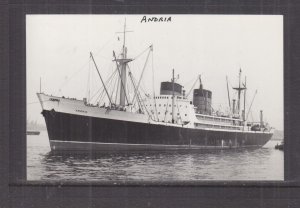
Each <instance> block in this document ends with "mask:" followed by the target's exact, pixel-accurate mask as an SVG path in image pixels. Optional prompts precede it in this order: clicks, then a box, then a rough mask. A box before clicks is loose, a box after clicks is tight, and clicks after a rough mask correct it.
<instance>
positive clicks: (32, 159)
mask: <svg viewBox="0 0 300 208" xmlns="http://www.w3.org/2000/svg"><path fill="white" fill-rule="evenodd" d="M41 135H42V136H41V137H39V138H37V137H31V138H28V143H27V146H28V149H27V175H28V180H64V181H65V180H71V181H74V180H75V181H109V180H111V181H149V180H150V181H176V180H283V152H282V151H280V150H275V149H274V146H275V145H276V142H275V143H274V142H273V143H270V144H269V145H266V146H265V147H264V148H259V149H229V150H228V149H227V150H201V151H193V152H190V151H179V152H173V151H172V152H154V151H153V152H107V153H95V152H77V153H74V152H51V151H50V148H49V143H48V140H47V136H44V137H43V134H41ZM271 142H272V141H271Z"/></svg>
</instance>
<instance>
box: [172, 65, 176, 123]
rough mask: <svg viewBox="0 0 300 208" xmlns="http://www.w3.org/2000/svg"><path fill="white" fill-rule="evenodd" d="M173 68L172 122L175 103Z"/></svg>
mask: <svg viewBox="0 0 300 208" xmlns="http://www.w3.org/2000/svg"><path fill="white" fill-rule="evenodd" d="M174 79H175V78H174V69H173V70H172V123H174V104H175V98H174V96H175V93H174V81H175V80H174Z"/></svg>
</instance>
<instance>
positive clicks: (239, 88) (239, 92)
mask: <svg viewBox="0 0 300 208" xmlns="http://www.w3.org/2000/svg"><path fill="white" fill-rule="evenodd" d="M241 75H242V70H241V69H240V73H239V86H238V87H233V89H234V90H237V91H238V100H237V113H238V114H240V110H241V93H242V91H243V90H245V89H246V87H242V86H241Z"/></svg>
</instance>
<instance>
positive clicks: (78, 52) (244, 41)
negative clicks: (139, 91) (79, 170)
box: [26, 15, 283, 130]
mask: <svg viewBox="0 0 300 208" xmlns="http://www.w3.org/2000/svg"><path fill="white" fill-rule="evenodd" d="M143 16H144V15H27V16H26V57H27V59H26V69H27V75H26V76H27V77H26V81H27V119H28V120H33V121H37V122H38V123H44V120H43V117H42V115H41V114H40V113H41V110H42V109H41V107H40V104H39V103H38V99H37V96H36V92H38V91H39V90H40V79H41V83H42V84H41V88H42V92H45V93H47V94H52V95H57V96H62V95H64V96H66V97H76V98H78V99H82V98H83V97H87V94H88V90H87V89H90V95H91V94H93V93H95V92H96V91H97V89H99V88H100V87H101V82H100V79H99V77H98V75H97V72H96V70H95V67H94V65H93V63H92V62H91V60H90V52H92V53H93V55H94V58H95V61H96V63H97V66H98V68H99V71H100V73H101V76H102V77H103V79H104V80H107V79H108V77H109V76H110V74H111V73H112V72H113V70H114V69H115V64H114V62H113V61H112V60H113V52H112V51H115V52H116V54H120V52H121V48H122V43H123V36H122V34H120V33H116V32H120V31H122V30H123V27H124V22H125V19H126V25H127V30H130V31H132V32H128V33H126V46H127V48H128V57H129V58H135V57H137V56H138V57H137V58H136V59H135V60H134V61H133V62H131V63H130V64H129V66H130V69H131V71H132V73H133V75H134V77H135V78H136V79H137V80H138V79H139V77H140V74H141V72H142V68H143V66H144V63H145V60H146V56H147V52H146V53H142V52H143V51H144V50H145V49H147V47H149V46H150V45H153V53H152V54H151V55H150V56H149V57H150V58H149V60H148V64H147V67H146V68H145V72H144V75H143V78H142V85H141V86H142V87H143V89H145V90H147V91H149V93H150V94H152V92H153V84H154V89H155V94H156V95H157V94H159V86H160V82H162V81H168V80H170V79H171V75H172V69H174V70H175V74H176V75H177V74H179V79H178V80H177V82H178V83H179V84H182V85H183V86H184V88H185V90H186V91H187V92H188V91H190V89H191V87H192V85H193V83H194V82H195V80H196V79H197V77H198V75H200V74H201V79H202V83H203V86H204V88H205V89H208V90H211V91H212V104H213V108H214V109H216V110H223V111H225V109H227V108H228V98H227V86H226V76H227V77H228V80H229V87H230V88H231V87H234V86H236V85H237V83H238V73H239V70H240V69H241V70H242V76H243V79H244V77H245V76H246V77H247V88H248V89H247V93H246V95H247V98H246V103H247V104H246V109H249V108H250V104H251V101H252V100H253V97H254V95H255V91H256V90H257V94H256V95H255V98H254V100H253V104H252V107H251V114H250V116H249V118H250V120H252V119H254V120H255V121H258V120H259V111H260V110H263V112H264V119H265V120H266V121H267V122H268V123H269V124H270V125H271V126H272V127H274V128H276V129H278V130H283V16H281V15H155V17H171V21H169V22H146V23H145V22H144V21H143V22H141V20H142V18H143ZM147 17H153V15H147ZM141 53H142V54H141ZM140 54H141V55H140ZM139 55H140V56H139ZM195 87H199V84H198V83H197V84H196V86H195ZM235 95H236V93H234V92H233V91H232V90H230V96H231V99H232V98H233V96H235Z"/></svg>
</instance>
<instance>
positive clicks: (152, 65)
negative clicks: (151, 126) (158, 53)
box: [151, 46, 158, 120]
mask: <svg viewBox="0 0 300 208" xmlns="http://www.w3.org/2000/svg"><path fill="white" fill-rule="evenodd" d="M153 56H154V55H153V46H152V53H151V59H152V64H151V68H152V90H153V98H154V107H155V115H156V119H157V120H158V114H157V106H156V98H155V88H154V83H155V82H154V81H155V80H154V61H153Z"/></svg>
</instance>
